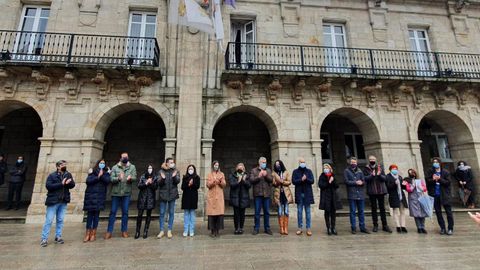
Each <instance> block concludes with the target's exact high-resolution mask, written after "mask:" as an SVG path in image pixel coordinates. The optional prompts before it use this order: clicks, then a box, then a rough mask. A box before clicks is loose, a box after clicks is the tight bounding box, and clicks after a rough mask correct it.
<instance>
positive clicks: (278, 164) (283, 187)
mask: <svg viewBox="0 0 480 270" xmlns="http://www.w3.org/2000/svg"><path fill="white" fill-rule="evenodd" d="M272 177H273V187H274V190H273V201H274V203H275V205H277V206H278V223H279V225H280V234H282V235H288V219H289V209H288V208H289V207H288V205H289V204H291V203H293V195H292V191H291V190H290V185H291V184H292V178H291V176H290V173H289V172H288V171H287V169H286V168H285V165H284V164H283V162H282V161H281V160H277V161H275V163H274V164H273V172H272Z"/></svg>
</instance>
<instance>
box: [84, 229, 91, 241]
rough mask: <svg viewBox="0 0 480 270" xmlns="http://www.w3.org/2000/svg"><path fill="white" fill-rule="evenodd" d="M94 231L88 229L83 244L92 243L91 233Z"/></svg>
mask: <svg viewBox="0 0 480 270" xmlns="http://www.w3.org/2000/svg"><path fill="white" fill-rule="evenodd" d="M91 231H92V230H90V229H87V230H86V231H85V236H84V237H83V242H84V243H86V242H88V241H90V233H91Z"/></svg>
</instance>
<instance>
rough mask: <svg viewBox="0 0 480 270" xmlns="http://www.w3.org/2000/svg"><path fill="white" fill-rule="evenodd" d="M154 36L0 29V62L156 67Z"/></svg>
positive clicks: (94, 66)
mask: <svg viewBox="0 0 480 270" xmlns="http://www.w3.org/2000/svg"><path fill="white" fill-rule="evenodd" d="M159 53H160V50H159V47H158V43H157V40H156V38H143V37H126V36H105V35H87V34H71V33H47V32H25V31H8V30H0V66H1V65H24V66H25V65H26V66H35V65H41V66H44V65H49V66H51V65H60V66H66V67H92V68H130V69H142V70H145V69H146V70H149V69H155V68H158V65H159Z"/></svg>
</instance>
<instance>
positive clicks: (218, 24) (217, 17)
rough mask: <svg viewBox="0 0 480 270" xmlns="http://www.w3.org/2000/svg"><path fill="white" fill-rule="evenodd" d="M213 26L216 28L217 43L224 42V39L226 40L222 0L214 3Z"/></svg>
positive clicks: (216, 0) (215, 0)
mask: <svg viewBox="0 0 480 270" xmlns="http://www.w3.org/2000/svg"><path fill="white" fill-rule="evenodd" d="M213 26H214V28H215V37H216V39H217V41H219V42H221V41H223V39H224V38H225V34H224V32H223V20H222V11H221V7H220V0H214V2H213Z"/></svg>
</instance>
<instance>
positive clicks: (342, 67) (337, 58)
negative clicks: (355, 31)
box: [323, 24, 350, 73]
mask: <svg viewBox="0 0 480 270" xmlns="http://www.w3.org/2000/svg"><path fill="white" fill-rule="evenodd" d="M323 42H324V45H325V46H326V47H327V48H325V49H324V57H325V66H326V67H327V72H333V73H347V72H350V66H349V63H348V52H347V50H346V49H345V47H346V46H347V41H346V38H345V26H344V25H343V24H324V25H323Z"/></svg>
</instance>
